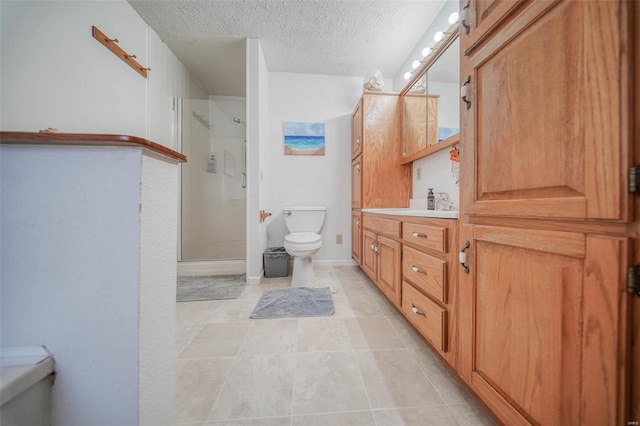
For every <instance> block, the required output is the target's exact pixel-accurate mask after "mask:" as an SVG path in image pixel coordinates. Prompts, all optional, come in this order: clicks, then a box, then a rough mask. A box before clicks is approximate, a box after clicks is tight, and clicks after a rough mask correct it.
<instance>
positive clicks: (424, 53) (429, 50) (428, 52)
mask: <svg viewBox="0 0 640 426" xmlns="http://www.w3.org/2000/svg"><path fill="white" fill-rule="evenodd" d="M432 52H433V49H432V48H431V47H425V48H424V49H422V57H423V58H424V57H427V56H429V55H431V53H432Z"/></svg>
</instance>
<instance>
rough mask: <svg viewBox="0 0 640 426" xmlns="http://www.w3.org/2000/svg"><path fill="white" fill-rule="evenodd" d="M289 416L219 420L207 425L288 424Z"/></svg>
mask: <svg viewBox="0 0 640 426" xmlns="http://www.w3.org/2000/svg"><path fill="white" fill-rule="evenodd" d="M290 425H291V417H269V418H261V419H242V420H219V421H213V422H208V423H207V426H290Z"/></svg>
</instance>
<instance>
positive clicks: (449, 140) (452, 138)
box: [400, 133, 460, 164]
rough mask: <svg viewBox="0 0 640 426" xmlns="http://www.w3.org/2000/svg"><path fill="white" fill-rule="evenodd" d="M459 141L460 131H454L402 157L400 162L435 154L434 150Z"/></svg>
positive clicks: (447, 146)
mask: <svg viewBox="0 0 640 426" xmlns="http://www.w3.org/2000/svg"><path fill="white" fill-rule="evenodd" d="M459 143H460V133H456V134H455V135H453V136H449V137H448V138H447V139H445V140H443V141H442V142H440V143H437V144H435V145H431V146H428V147H426V148H425V149H422V150H420V151H419V152H416V153H415V154H413V155H411V156H409V157H405V158H403V159H402V161H401V162H400V164H407V163H411V162H412V161H415V160H418V159H420V158H422V157H426V156H427V155H431V154H435V153H436V152H439V151H442V150H444V149H447V148H449V147H452V146H454V145H457V144H459Z"/></svg>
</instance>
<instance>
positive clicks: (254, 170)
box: [246, 39, 271, 284]
mask: <svg viewBox="0 0 640 426" xmlns="http://www.w3.org/2000/svg"><path fill="white" fill-rule="evenodd" d="M246 41H247V120H246V121H247V216H246V218H247V265H246V267H247V283H249V284H259V283H260V281H261V279H262V275H263V271H264V269H263V265H262V253H263V252H264V249H265V248H266V247H267V238H266V229H267V224H268V223H269V219H267V222H265V223H259V211H260V210H261V209H262V210H268V208H269V207H268V200H267V194H268V187H267V182H268V181H269V179H270V178H269V176H268V173H267V171H268V169H269V164H268V158H267V157H266V148H267V143H268V129H269V121H268V120H269V117H268V100H269V94H270V90H271V89H270V87H269V80H268V69H267V63H266V61H265V59H264V53H263V52H262V47H261V46H260V40H257V39H247V40H246Z"/></svg>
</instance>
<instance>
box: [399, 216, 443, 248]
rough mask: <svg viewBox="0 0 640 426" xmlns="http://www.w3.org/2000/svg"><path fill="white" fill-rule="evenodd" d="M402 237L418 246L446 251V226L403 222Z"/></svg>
mask: <svg viewBox="0 0 640 426" xmlns="http://www.w3.org/2000/svg"><path fill="white" fill-rule="evenodd" d="M402 239H403V240H404V241H406V242H408V243H411V244H415V245H417V246H420V247H424V248H428V249H432V250H438V251H441V252H444V253H446V252H447V228H442V227H439V226H429V225H422V224H419V223H410V222H405V223H404V224H403V226H402Z"/></svg>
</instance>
